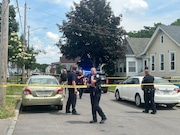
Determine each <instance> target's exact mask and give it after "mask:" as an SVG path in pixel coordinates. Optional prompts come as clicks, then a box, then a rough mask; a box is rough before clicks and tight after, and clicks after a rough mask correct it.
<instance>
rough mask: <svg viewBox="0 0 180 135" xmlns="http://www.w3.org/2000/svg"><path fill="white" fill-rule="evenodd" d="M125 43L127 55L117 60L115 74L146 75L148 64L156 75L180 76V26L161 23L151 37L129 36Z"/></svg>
mask: <svg viewBox="0 0 180 135" xmlns="http://www.w3.org/2000/svg"><path fill="white" fill-rule="evenodd" d="M125 45H126V47H127V49H126V52H125V57H124V58H121V59H119V60H118V61H117V62H116V73H115V75H118V76H126V77H127V76H134V75H144V73H143V69H144V68H145V66H147V67H149V69H150V71H151V74H152V75H154V76H160V77H171V76H180V62H179V61H180V26H166V25H160V26H158V27H157V29H156V30H155V32H154V34H153V35H152V37H151V38H150V39H149V38H130V37H127V38H126V40H125Z"/></svg>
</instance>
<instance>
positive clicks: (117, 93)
mask: <svg viewBox="0 0 180 135" xmlns="http://www.w3.org/2000/svg"><path fill="white" fill-rule="evenodd" d="M115 98H116V100H117V101H120V100H121V97H120V94H119V91H118V90H116V92H115Z"/></svg>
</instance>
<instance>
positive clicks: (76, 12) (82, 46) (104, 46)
mask: <svg viewBox="0 0 180 135" xmlns="http://www.w3.org/2000/svg"><path fill="white" fill-rule="evenodd" d="M66 17H67V21H63V23H62V25H59V24H57V26H58V28H59V30H60V32H62V33H63V36H62V38H61V39H60V40H59V43H57V44H56V45H57V46H58V47H59V48H60V50H61V52H62V54H63V55H64V56H65V57H66V58H68V59H75V58H76V57H80V58H81V61H80V62H79V64H80V65H81V66H82V67H85V66H86V65H90V66H94V67H96V68H97V67H98V66H99V65H101V64H103V63H104V64H105V63H107V62H108V61H110V60H116V59H119V58H120V57H121V56H123V55H124V49H125V47H124V45H123V43H122V42H123V39H122V37H123V36H124V35H125V30H123V29H122V27H120V21H121V18H122V16H118V17H116V16H115V15H114V14H113V12H112V11H111V7H110V3H107V2H106V0H82V1H80V4H77V3H74V9H73V8H72V9H71V11H70V12H68V13H67V14H66ZM89 68H90V67H89Z"/></svg>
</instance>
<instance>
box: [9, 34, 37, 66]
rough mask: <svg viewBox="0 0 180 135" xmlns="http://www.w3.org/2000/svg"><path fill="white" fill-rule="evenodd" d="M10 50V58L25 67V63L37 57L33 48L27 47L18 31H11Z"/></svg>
mask: <svg viewBox="0 0 180 135" xmlns="http://www.w3.org/2000/svg"><path fill="white" fill-rule="evenodd" d="M8 50H9V51H8V60H9V61H10V62H13V63H16V64H17V65H18V67H23V65H24V64H25V63H26V64H27V63H28V62H30V61H31V60H34V59H35V56H34V55H33V52H32V50H30V49H26V48H25V45H23V44H22V42H21V41H20V39H19V38H18V35H17V33H11V35H10V40H9V45H8ZM34 61H35V60H34Z"/></svg>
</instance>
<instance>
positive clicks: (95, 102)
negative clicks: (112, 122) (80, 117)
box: [90, 93, 106, 121]
mask: <svg viewBox="0 0 180 135" xmlns="http://www.w3.org/2000/svg"><path fill="white" fill-rule="evenodd" d="M100 98H101V93H90V99H91V108H92V117H93V120H94V121H97V112H98V114H99V115H100V116H101V119H106V116H105V114H104V112H103V111H102V109H101V107H100V106H99V101H100Z"/></svg>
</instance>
